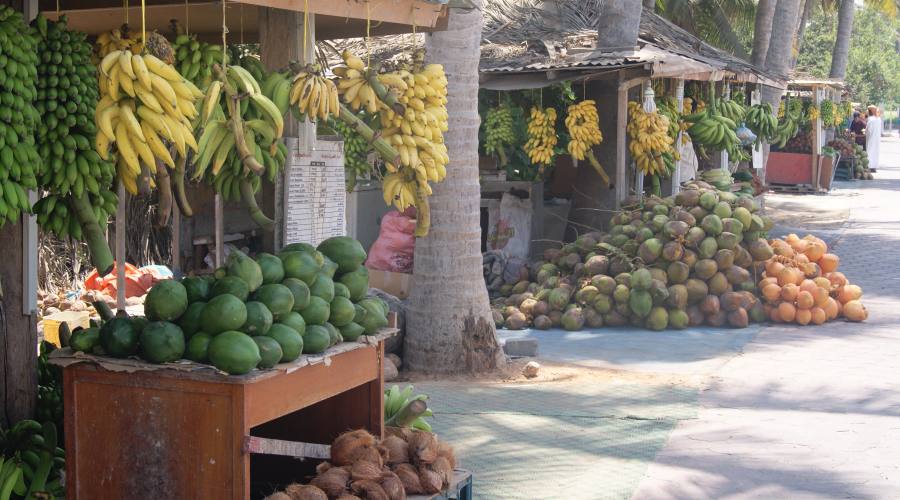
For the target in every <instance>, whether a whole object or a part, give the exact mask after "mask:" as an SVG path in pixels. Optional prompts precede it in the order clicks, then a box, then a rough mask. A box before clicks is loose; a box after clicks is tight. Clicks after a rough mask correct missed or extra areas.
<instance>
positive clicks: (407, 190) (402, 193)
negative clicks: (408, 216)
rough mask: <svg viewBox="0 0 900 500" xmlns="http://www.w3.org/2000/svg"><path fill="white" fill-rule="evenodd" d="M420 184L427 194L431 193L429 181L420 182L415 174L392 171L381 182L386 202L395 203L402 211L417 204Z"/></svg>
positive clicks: (387, 203)
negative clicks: (409, 174)
mask: <svg viewBox="0 0 900 500" xmlns="http://www.w3.org/2000/svg"><path fill="white" fill-rule="evenodd" d="M419 186H421V187H422V188H423V190H424V193H425V194H426V195H429V196H430V195H431V186H429V185H428V183H427V182H424V183H422V182H419V181H418V180H416V178H415V177H414V176H408V175H405V174H402V173H400V172H392V173H389V174H387V175H386V176H384V181H383V182H382V183H381V189H382V195H383V196H384V203H385V204H386V205H388V206H390V205H393V206H395V207H397V210H400V211H401V212H402V211H404V210H406V209H407V208H409V207H410V206H416V197H417V193H416V191H417V190H418V188H419Z"/></svg>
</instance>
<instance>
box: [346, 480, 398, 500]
mask: <svg viewBox="0 0 900 500" xmlns="http://www.w3.org/2000/svg"><path fill="white" fill-rule="evenodd" d="M350 491H352V492H353V493H354V494H355V495H356V496H358V497H360V498H366V499H368V500H390V497H388V494H387V493H386V492H385V491H384V488H382V487H381V485H380V484H378V483H377V482H375V481H354V482H353V484H351V485H350Z"/></svg>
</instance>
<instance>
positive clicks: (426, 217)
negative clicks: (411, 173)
mask: <svg viewBox="0 0 900 500" xmlns="http://www.w3.org/2000/svg"><path fill="white" fill-rule="evenodd" d="M415 196H416V231H415V233H413V234H414V235H415V236H416V238H424V237H425V236H428V231H429V230H430V229H431V206H429V205H428V195H427V194H426V193H425V190H424V189H423V188H422V186H418V185H417V187H416V195H415Z"/></svg>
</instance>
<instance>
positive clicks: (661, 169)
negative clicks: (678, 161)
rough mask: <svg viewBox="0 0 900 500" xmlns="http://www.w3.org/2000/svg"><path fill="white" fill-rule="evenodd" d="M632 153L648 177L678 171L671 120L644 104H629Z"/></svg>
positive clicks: (629, 143)
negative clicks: (651, 110)
mask: <svg viewBox="0 0 900 500" xmlns="http://www.w3.org/2000/svg"><path fill="white" fill-rule="evenodd" d="M626 131H627V132H628V138H629V139H630V140H629V142H628V150H629V151H630V152H631V157H632V158H634V161H635V163H636V164H637V166H638V168H639V169H640V170H641V172H643V173H644V175H657V176H663V177H665V176H668V175H670V174H671V172H672V171H673V170H674V169H675V156H674V151H673V149H672V145H673V143H674V140H673V139H672V137H671V136H670V135H669V119H668V118H666V117H665V116H663V115H661V114H659V113H656V112H654V113H648V112H646V111H644V108H643V106H642V104H641V103H638V102H635V101H630V102H629V103H628V125H627V126H626ZM691 136H693V134H691Z"/></svg>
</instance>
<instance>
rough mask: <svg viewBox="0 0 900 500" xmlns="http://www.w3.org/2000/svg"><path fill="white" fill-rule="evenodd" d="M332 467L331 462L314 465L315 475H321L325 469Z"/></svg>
mask: <svg viewBox="0 0 900 500" xmlns="http://www.w3.org/2000/svg"><path fill="white" fill-rule="evenodd" d="M332 467H334V466H333V465H331V462H322V463H320V464H319V465H317V466H316V475H322V474H324V473H325V471H327V470H328V469H330V468H332Z"/></svg>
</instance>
